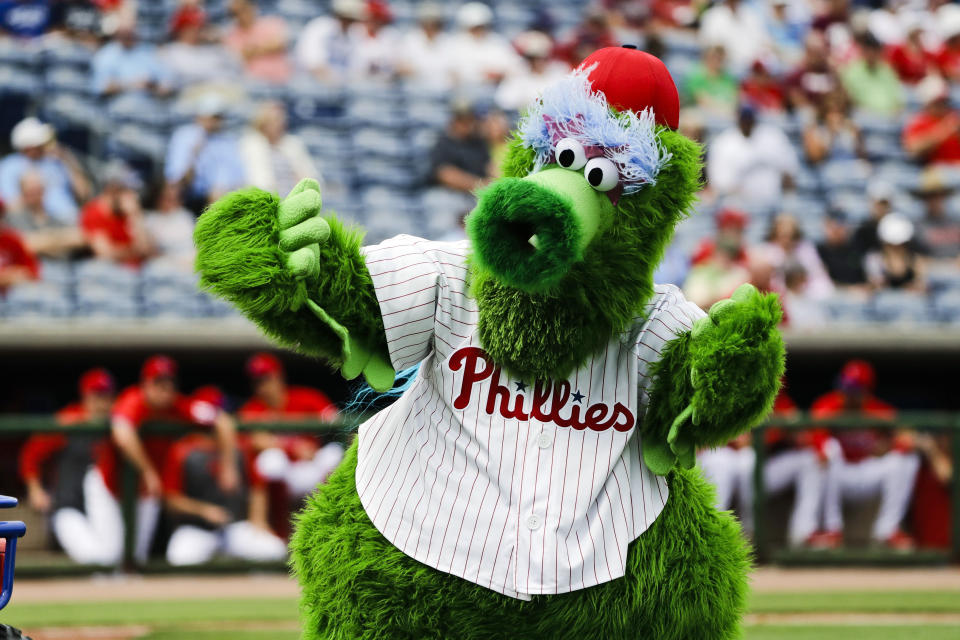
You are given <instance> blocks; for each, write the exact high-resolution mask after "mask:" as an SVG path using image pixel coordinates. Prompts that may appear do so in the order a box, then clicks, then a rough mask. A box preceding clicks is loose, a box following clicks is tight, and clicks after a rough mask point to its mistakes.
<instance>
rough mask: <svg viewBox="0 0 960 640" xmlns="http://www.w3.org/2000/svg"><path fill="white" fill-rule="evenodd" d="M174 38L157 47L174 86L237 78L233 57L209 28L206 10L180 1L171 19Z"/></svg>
mask: <svg viewBox="0 0 960 640" xmlns="http://www.w3.org/2000/svg"><path fill="white" fill-rule="evenodd" d="M170 33H171V35H172V36H173V41H172V42H169V43H167V44H165V45H164V46H163V47H162V48H161V49H160V54H159V55H160V60H161V61H162V62H163V64H164V66H165V67H166V68H167V69H168V70H169V72H170V74H171V75H172V80H173V84H174V86H176V87H177V88H178V89H181V90H184V89H190V88H193V87H198V86H204V85H216V84H221V83H224V82H230V81H232V80H236V79H238V78H239V76H240V67H239V65H238V64H237V61H236V59H234V58H233V56H231V55H230V54H229V52H228V51H227V50H226V49H225V48H224V47H223V46H222V45H220V43H218V42H215V41H214V40H213V39H212V37H211V35H210V33H209V30H208V26H207V14H206V13H205V12H204V11H203V9H202V8H200V7H199V6H196V5H183V6H181V7H180V8H179V9H177V11H176V13H174V14H173V17H172V18H171V19H170Z"/></svg>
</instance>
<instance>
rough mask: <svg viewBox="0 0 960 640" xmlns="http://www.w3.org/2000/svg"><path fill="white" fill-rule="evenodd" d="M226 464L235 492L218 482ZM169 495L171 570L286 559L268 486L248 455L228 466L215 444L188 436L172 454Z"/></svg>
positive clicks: (166, 483)
mask: <svg viewBox="0 0 960 640" xmlns="http://www.w3.org/2000/svg"><path fill="white" fill-rule="evenodd" d="M224 464H227V465H229V466H230V467H231V468H232V469H233V473H234V475H236V477H237V479H238V480H237V486H236V487H235V488H234V489H233V490H231V491H225V490H223V489H222V488H221V487H220V486H219V485H218V483H217V481H216V478H217V476H218V475H219V473H220V471H221V469H222V465H224ZM163 493H164V503H165V505H166V507H167V509H168V510H169V511H170V512H171V515H172V516H173V518H174V521H175V528H174V530H173V534H172V535H171V536H170V542H169V543H168V544H167V562H169V563H170V564H172V565H174V566H189V565H197V564H203V563H204V562H207V561H209V560H211V559H212V558H213V557H214V556H215V555H216V554H217V553H222V554H224V555H226V556H229V557H232V558H240V559H242V560H256V561H280V560H283V559H284V558H285V557H286V555H287V545H286V543H285V542H284V541H283V540H281V539H280V538H278V537H277V536H276V534H274V533H273V531H271V530H270V525H269V524H268V521H267V514H268V506H269V505H268V497H267V489H266V485H265V483H264V480H263V478H262V477H261V476H260V475H259V474H258V473H257V471H256V469H255V468H254V466H253V464H252V461H251V459H250V456H249V455H247V454H246V452H243V451H236V452H235V457H234V459H232V460H230V461H226V460H224V459H223V457H222V456H221V454H220V452H219V450H218V447H217V443H216V441H214V440H213V438H210V437H207V436H205V435H201V434H191V435H188V436H185V437H184V438H181V439H180V440H178V441H177V442H175V443H174V444H173V445H172V446H171V447H170V450H169V452H168V453H167V456H166V460H165V462H164V466H163Z"/></svg>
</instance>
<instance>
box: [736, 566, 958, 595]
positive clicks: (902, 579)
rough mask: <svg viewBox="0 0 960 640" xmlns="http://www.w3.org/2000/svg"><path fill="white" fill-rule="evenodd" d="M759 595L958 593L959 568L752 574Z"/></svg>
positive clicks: (774, 570)
mask: <svg viewBox="0 0 960 640" xmlns="http://www.w3.org/2000/svg"><path fill="white" fill-rule="evenodd" d="M751 583H752V585H751V586H752V587H753V590H754V591H755V592H758V593H784V592H793V593H798V592H822V591H960V567H942V568H939V567H938V568H934V569H927V568H925V569H861V568H858V569H838V568H823V569H783V568H779V567H762V568H759V569H757V570H756V571H754V573H753V576H752V580H751Z"/></svg>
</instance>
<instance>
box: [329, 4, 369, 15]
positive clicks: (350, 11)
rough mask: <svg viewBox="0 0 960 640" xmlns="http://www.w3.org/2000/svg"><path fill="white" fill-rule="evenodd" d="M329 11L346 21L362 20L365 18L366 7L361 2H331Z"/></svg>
mask: <svg viewBox="0 0 960 640" xmlns="http://www.w3.org/2000/svg"><path fill="white" fill-rule="evenodd" d="M330 10H331V11H332V12H333V15H335V16H337V17H338V18H346V19H348V20H363V19H364V18H366V17H367V5H366V3H364V2H363V0H333V4H331V5H330Z"/></svg>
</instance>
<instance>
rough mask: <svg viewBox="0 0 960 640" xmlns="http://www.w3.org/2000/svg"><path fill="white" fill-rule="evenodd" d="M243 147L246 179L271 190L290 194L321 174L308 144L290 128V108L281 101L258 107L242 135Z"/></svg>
mask: <svg viewBox="0 0 960 640" xmlns="http://www.w3.org/2000/svg"><path fill="white" fill-rule="evenodd" d="M239 151H240V159H241V162H243V166H244V173H245V175H246V181H245V183H246V184H251V185H253V186H256V187H260V188H261V189H265V190H267V191H273V192H276V193H280V194H284V195H286V194H287V193H289V192H290V190H291V189H293V187H294V186H295V185H296V184H297V183H298V182H300V180H302V179H303V178H318V177H319V176H320V173H319V172H318V171H317V167H316V166H315V165H314V164H313V160H312V159H311V158H310V152H309V151H307V145H305V144H304V143H303V140H301V139H300V138H299V137H297V136H296V135H294V134H292V133H290V132H289V131H287V109H286V107H285V106H284V105H283V103H281V102H266V103H264V104H262V105H260V107H259V108H257V111H256V113H255V114H254V116H253V119H252V120H251V122H250V127H248V128H247V130H246V131H245V132H244V133H243V135H242V136H241V137H240V145H239Z"/></svg>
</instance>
